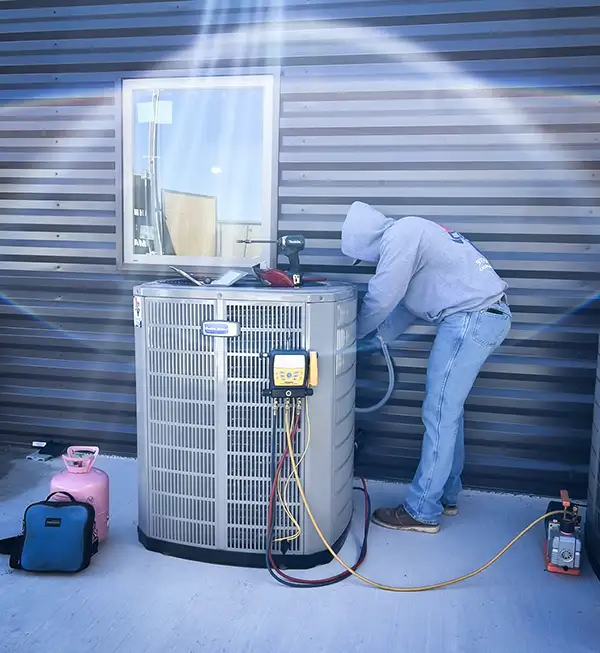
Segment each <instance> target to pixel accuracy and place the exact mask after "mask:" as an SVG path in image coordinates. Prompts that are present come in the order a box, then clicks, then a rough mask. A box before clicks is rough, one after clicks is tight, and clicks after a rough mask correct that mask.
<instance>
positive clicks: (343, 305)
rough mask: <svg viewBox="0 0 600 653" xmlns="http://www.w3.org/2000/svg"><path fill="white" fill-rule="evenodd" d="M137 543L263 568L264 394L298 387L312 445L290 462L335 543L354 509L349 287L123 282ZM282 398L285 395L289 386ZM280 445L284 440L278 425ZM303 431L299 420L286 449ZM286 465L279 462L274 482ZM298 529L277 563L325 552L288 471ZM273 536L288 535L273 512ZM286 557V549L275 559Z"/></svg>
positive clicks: (267, 437)
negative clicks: (130, 304) (128, 321)
mask: <svg viewBox="0 0 600 653" xmlns="http://www.w3.org/2000/svg"><path fill="white" fill-rule="evenodd" d="M133 299H134V318H135V319H134V325H135V351H136V383H137V434H138V461H139V470H140V471H139V526H138V533H139V539H140V541H141V542H142V543H143V544H144V546H146V547H147V548H149V549H151V550H154V551H160V552H164V553H169V554H171V555H176V556H180V557H187V558H193V559H198V560H206V561H214V562H221V563H226V564H237V565H246V566H264V564H265V547H266V542H267V528H266V525H267V507H268V502H269V489H270V454H271V437H272V434H271V430H272V427H273V426H274V425H273V421H272V420H273V419H274V412H273V401H274V399H273V397H275V395H280V396H281V397H282V398H286V397H290V396H296V395H297V393H301V394H302V396H308V417H309V421H310V424H311V427H312V434H311V444H310V447H309V449H308V451H307V452H306V456H305V457H304V459H303V462H302V466H301V469H300V473H301V479H302V482H303V484H304V490H305V492H306V495H307V499H308V501H309V504H310V505H311V506H312V508H313V511H314V514H315V518H316V519H317V522H318V523H319V525H320V527H321V529H322V530H323V533H324V535H325V536H326V537H327V538H328V540H329V541H330V542H332V543H336V545H335V548H339V547H341V544H342V543H343V541H344V539H345V535H346V532H347V529H348V527H349V524H350V520H351V516H352V511H353V490H352V488H353V471H354V399H355V357H356V343H355V328H356V327H355V322H356V303H357V302H356V290H355V288H354V286H353V285H351V284H342V283H320V284H313V285H310V284H306V285H304V286H302V287H300V288H289V289H288V288H267V287H261V286H259V285H258V282H256V283H253V282H251V281H243V282H240V283H239V285H234V286H232V287H213V286H211V285H206V286H197V285H195V284H193V283H191V282H188V281H186V280H184V279H176V280H165V281H156V282H151V283H147V284H143V285H140V286H138V287H136V288H135V289H134V298H133ZM287 393H291V394H287ZM275 428H280V429H281V432H280V434H279V437H278V438H277V441H278V446H279V447H280V449H279V451H278V452H277V453H278V455H281V454H282V452H283V449H284V447H285V432H284V429H283V426H281V427H278V425H277V423H276V424H275ZM306 437H307V423H306V416H305V415H303V417H302V421H301V423H300V425H299V428H298V431H297V436H296V438H295V441H294V447H295V448H296V453H297V455H298V457H299V456H300V454H301V453H303V452H304V449H305V444H306ZM290 472H291V467H290V465H289V461H288V462H286V463H285V466H284V468H283V469H282V477H285V478H287V477H288V475H289V474H290ZM287 493H288V505H289V509H290V510H291V512H292V514H293V516H294V518H295V520H297V522H298V523H299V524H300V526H301V529H302V532H301V535H300V536H299V537H297V538H296V539H293V540H291V541H290V542H289V545H288V546H287V547H286V551H285V552H283V551H282V550H281V549H279V548H277V547H278V546H279V545H278V544H277V543H275V544H274V545H273V548H272V551H273V554H274V556H275V557H276V559H277V560H278V562H279V563H281V564H284V565H286V566H287V567H288V568H306V567H312V566H314V565H316V564H320V563H325V562H328V561H329V560H330V554H329V553H328V552H327V551H326V550H325V549H324V547H323V545H322V542H321V540H320V538H319V537H318V535H317V533H316V532H315V530H314V528H313V527H312V525H311V523H310V520H309V519H308V516H306V515H305V514H304V509H303V506H302V503H301V501H300V497H299V495H298V491H297V488H296V486H295V482H294V481H293V479H292V480H291V481H290V483H289V487H288V489H287ZM277 511H278V513H280V514H278V515H277V520H276V523H277V525H278V526H277V528H276V531H277V532H276V533H275V536H276V537H275V539H277V538H280V537H286V536H289V535H290V533H293V532H294V531H295V529H294V527H293V525H292V523H291V522H290V520H289V519H288V517H287V516H286V514H285V512H284V510H283V508H282V507H281V506H279V507H278V508H277ZM284 553H285V554H284Z"/></svg>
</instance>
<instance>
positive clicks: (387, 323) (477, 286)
mask: <svg viewBox="0 0 600 653" xmlns="http://www.w3.org/2000/svg"><path fill="white" fill-rule="evenodd" d="M342 252H343V253H344V254H345V255H346V256H349V257H351V258H353V259H358V260H361V261H367V262H369V263H376V264H377V269H376V272H375V275H374V276H373V277H372V278H371V280H370V282H369V287H368V291H367V294H366V295H365V298H364V301H363V304H362V306H361V309H360V312H359V316H358V325H357V338H364V337H365V336H366V335H368V334H369V333H371V332H372V331H374V330H375V329H378V331H379V333H380V335H381V336H382V337H383V338H384V340H386V341H387V342H389V341H391V340H393V339H394V338H396V337H397V336H398V335H399V334H400V333H402V332H403V331H405V330H406V329H407V328H408V326H410V324H411V323H412V322H414V321H415V319H416V318H421V319H422V320H425V321H426V322H430V323H434V324H439V322H441V320H443V319H444V318H445V317H448V316H449V315H452V314H453V313H458V312H460V311H479V310H482V309H484V308H487V307H489V306H491V305H492V304H494V303H495V302H497V301H498V300H499V299H500V298H501V297H502V295H503V294H504V292H505V291H506V288H507V284H506V283H505V282H504V281H503V280H502V279H501V278H500V277H499V276H498V275H497V274H496V272H495V271H494V269H493V268H492V266H491V265H490V263H489V261H488V260H487V258H486V257H485V256H483V254H482V253H481V252H480V251H479V250H478V249H477V248H476V247H474V246H473V245H472V244H471V243H470V242H469V241H468V240H467V239H466V238H465V237H464V236H462V235H461V234H459V233H457V232H456V231H453V230H452V229H448V228H447V227H443V226H442V225H439V224H437V223H436V222H432V221H430V220H426V219H424V218H418V217H413V216H409V217H405V218H400V219H398V220H395V219H393V218H388V217H386V216H385V215H383V213H381V212H379V211H377V210H376V209H374V208H373V207H371V206H369V205H368V204H364V203H363V202H355V203H354V204H352V206H351V207H350V210H349V211H348V214H347V216H346V219H345V221H344V225H343V227H342Z"/></svg>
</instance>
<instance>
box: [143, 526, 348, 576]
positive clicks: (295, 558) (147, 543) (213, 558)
mask: <svg viewBox="0 0 600 653" xmlns="http://www.w3.org/2000/svg"><path fill="white" fill-rule="evenodd" d="M349 529H350V523H348V526H346V528H345V529H344V532H343V533H342V535H341V536H340V537H339V538H338V539H337V540H336V541H335V543H334V544H333V545H332V549H333V550H334V551H335V552H336V553H338V552H339V551H340V549H341V548H342V546H344V542H345V541H346V537H347V536H348V531H349ZM137 530H138V539H139V541H140V543H141V544H142V545H143V546H144V548H146V549H148V551H154V552H155V553H163V554H164V555H168V556H173V557H174V558H184V559H186V560H195V561H197V562H208V563H210V564H214V565H227V566H230V567H255V568H262V569H266V563H265V555H264V553H246V552H243V551H242V552H237V551H222V550H217V549H203V548H200V547H195V546H189V545H187V544H175V543H173V542H165V541H164V540H157V539H154V538H151V537H148V536H147V535H146V534H145V533H144V532H143V531H142V530H141V529H140V528H139V527H138V529H137ZM273 558H274V560H275V563H276V564H277V566H278V567H281V569H312V568H313V567H318V566H319V565H326V564H327V563H328V562H331V561H332V560H333V556H332V555H331V553H329V551H327V549H324V550H323V551H318V552H317V553H312V554H310V555H297V554H293V555H291V554H288V555H285V556H283V555H274V556H273Z"/></svg>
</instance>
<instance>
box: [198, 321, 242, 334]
mask: <svg viewBox="0 0 600 653" xmlns="http://www.w3.org/2000/svg"><path fill="white" fill-rule="evenodd" d="M202 335H204V336H211V337H213V338H235V337H236V336H239V335H240V325H239V324H238V323H237V322H224V321H211V322H203V323H202Z"/></svg>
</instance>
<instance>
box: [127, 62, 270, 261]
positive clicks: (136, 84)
mask: <svg viewBox="0 0 600 653" xmlns="http://www.w3.org/2000/svg"><path fill="white" fill-rule="evenodd" d="M279 82H280V80H279V71H278V70H271V69H269V70H260V71H246V72H244V73H243V74H240V73H239V71H237V72H232V73H228V72H223V71H220V72H219V74H216V75H198V76H192V75H189V74H182V75H177V74H169V75H160V76H154V75H152V76H147V77H124V78H122V79H121V80H120V81H119V83H118V86H119V88H118V93H117V96H118V98H119V102H118V106H117V109H118V111H119V112H120V120H119V121H118V124H119V130H118V132H119V133H118V134H117V137H118V143H119V144H120V156H118V157H117V166H116V174H117V192H118V198H119V201H118V203H117V210H118V216H117V217H118V220H117V229H118V232H117V267H118V269H121V270H124V271H138V272H147V271H150V270H152V271H155V272H166V271H170V270H169V266H170V265H174V266H177V267H181V268H184V269H186V270H189V271H190V272H212V271H216V272H223V271H224V270H225V269H228V268H232V267H233V268H248V267H250V266H251V265H256V263H257V261H256V260H255V259H240V258H226V257H220V256H210V257H208V256H176V255H175V256H171V255H167V254H160V255H149V254H138V255H136V254H135V253H134V251H133V225H134V220H133V181H132V178H133V175H132V169H133V168H132V161H133V129H132V128H131V127H132V125H133V120H134V115H135V114H134V111H135V107H134V102H133V94H134V92H135V91H139V90H151V89H152V88H156V87H157V86H160V88H164V89H185V88H191V89H200V88H240V87H244V86H253V87H259V88H262V89H263V92H264V107H263V148H264V149H263V152H264V155H265V161H264V165H263V171H262V178H261V184H262V188H263V198H264V200H263V212H264V213H263V214H264V218H263V221H262V222H261V226H262V228H263V230H264V234H265V235H264V238H265V239H269V240H274V239H275V238H276V237H277V229H278V224H277V222H278V210H277V208H278V178H279V112H280V93H279ZM260 261H261V262H263V261H264V263H266V265H267V266H268V267H273V266H275V265H276V263H277V247H276V246H275V245H274V244H264V245H263V246H262V254H261V257H260Z"/></svg>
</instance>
